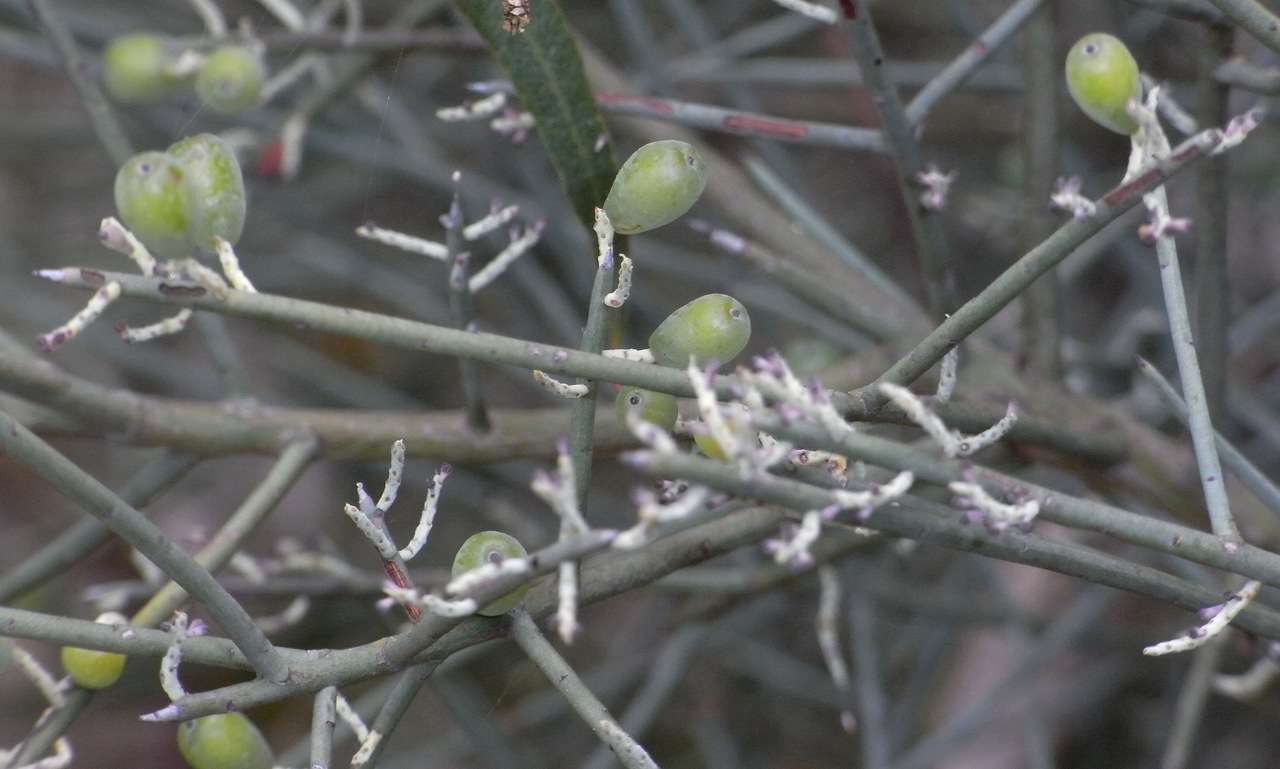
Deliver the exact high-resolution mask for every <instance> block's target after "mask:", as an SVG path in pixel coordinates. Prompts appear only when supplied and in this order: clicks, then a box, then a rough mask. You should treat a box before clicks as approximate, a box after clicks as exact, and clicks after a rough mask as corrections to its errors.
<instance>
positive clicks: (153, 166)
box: [115, 152, 192, 259]
mask: <svg viewBox="0 0 1280 769" xmlns="http://www.w3.org/2000/svg"><path fill="white" fill-rule="evenodd" d="M186 177H187V174H186V171H185V170H184V169H183V167H182V165H181V164H180V163H179V162H178V161H177V160H176V159H175V158H173V157H171V156H169V155H166V154H165V153H163V152H143V153H141V154H139V155H134V156H133V157H132V158H130V159H129V162H127V163H125V164H124V165H123V166H121V168H120V170H119V171H118V172H117V173H116V184H115V198H116V211H118V212H119V213H120V218H121V220H123V221H124V225H125V226H126V227H128V228H129V229H130V230H131V231H132V232H133V234H134V235H136V236H137V237H138V239H139V240H141V241H142V242H143V243H144V244H146V246H147V248H148V249H150V250H151V252H152V253H153V254H155V255H156V256H158V257H161V258H164V259H172V258H178V257H184V256H190V255H191V248H190V246H189V244H188V241H187V235H188V232H189V231H190V230H189V228H190V225H191V218H190V212H191V208H192V207H191V187H190V185H188V184H187V179H186Z"/></svg>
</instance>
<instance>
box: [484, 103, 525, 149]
mask: <svg viewBox="0 0 1280 769" xmlns="http://www.w3.org/2000/svg"><path fill="white" fill-rule="evenodd" d="M534 125H536V121H535V118H534V117H533V113H532V112H525V111H524V110H518V109H507V110H506V111H505V112H504V113H503V114H502V115H501V116H500V117H496V118H494V119H493V120H490V121H489V127H490V128H492V129H493V130H494V132H495V133H499V134H502V135H503V136H506V137H507V138H509V139H510V140H511V141H512V142H513V143H514V144H520V143H522V142H524V140H525V139H527V138H529V132H530V131H532V130H533V127H534Z"/></svg>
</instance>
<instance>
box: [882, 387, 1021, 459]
mask: <svg viewBox="0 0 1280 769" xmlns="http://www.w3.org/2000/svg"><path fill="white" fill-rule="evenodd" d="M880 391H881V392H883V393H884V394H885V395H886V396H888V398H889V400H891V401H892V402H893V403H894V404H895V405H896V406H897V407H898V408H900V409H902V410H903V411H905V412H907V416H908V417H909V418H910V419H911V421H912V422H915V423H916V424H918V425H920V427H921V428H922V429H923V430H924V431H925V432H926V433H928V434H929V437H930V438H932V439H933V440H934V441H935V442H937V444H938V445H939V446H941V447H942V453H943V454H945V455H946V456H948V457H967V456H969V455H971V454H974V453H976V452H978V451H981V450H982V449H984V448H986V447H987V446H990V445H991V444H993V443H995V442H996V441H998V440H1000V439H1001V438H1003V437H1004V436H1005V434H1006V433H1008V432H1009V430H1011V429H1012V428H1013V425H1014V424H1015V423H1016V422H1017V421H1018V409H1017V407H1016V406H1015V405H1014V404H1013V403H1010V404H1009V407H1008V409H1007V410H1006V411H1005V415H1004V417H1003V418H1002V419H1001V420H1000V421H999V422H996V423H995V424H994V425H992V426H991V427H989V428H987V429H986V430H983V431H982V432H980V433H977V434H976V435H965V434H963V433H961V432H959V431H958V430H952V429H950V428H948V427H947V425H946V423H945V422H943V421H942V418H941V417H939V416H938V415H937V414H935V413H934V412H933V410H932V409H930V408H929V407H928V406H927V405H925V402H924V401H923V400H921V399H920V398H918V397H916V395H915V394H914V393H912V392H911V391H910V390H908V389H907V388H905V387H899V386H898V385H894V384H889V383H888V382H886V383H884V384H882V385H880Z"/></svg>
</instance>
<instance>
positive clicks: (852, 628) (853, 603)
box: [849, 589, 889, 769]
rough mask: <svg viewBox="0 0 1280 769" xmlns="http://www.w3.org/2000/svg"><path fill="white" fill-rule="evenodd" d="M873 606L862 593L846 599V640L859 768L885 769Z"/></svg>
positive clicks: (886, 733) (883, 712)
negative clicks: (849, 652)
mask: <svg viewBox="0 0 1280 769" xmlns="http://www.w3.org/2000/svg"><path fill="white" fill-rule="evenodd" d="M876 614H877V612H876V604H875V601H874V599H873V598H872V597H871V596H869V595H867V593H865V592H864V591H862V590H860V589H859V590H856V591H855V592H854V593H853V595H852V596H851V597H850V599H849V639H850V644H851V645H852V647H853V688H854V693H855V695H856V696H857V698H858V740H859V741H860V742H861V744H862V765H863V766H865V767H866V768H867V769H885V767H887V766H889V729H888V723H887V720H886V719H887V716H888V713H887V710H888V708H887V707H886V700H885V692H884V684H883V683H882V678H881V676H882V673H881V669H880V649H879V646H878V643H879V642H878V641H877V637H876Z"/></svg>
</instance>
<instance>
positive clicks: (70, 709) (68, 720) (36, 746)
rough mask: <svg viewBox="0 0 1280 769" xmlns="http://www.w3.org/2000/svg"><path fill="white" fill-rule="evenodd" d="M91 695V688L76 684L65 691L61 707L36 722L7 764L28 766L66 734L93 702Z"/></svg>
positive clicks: (92, 693)
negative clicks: (82, 687)
mask: <svg viewBox="0 0 1280 769" xmlns="http://www.w3.org/2000/svg"><path fill="white" fill-rule="evenodd" d="M93 695H94V692H93V691H92V690H90V689H81V688H80V687H78V686H77V687H74V688H72V689H71V690H70V691H68V692H66V693H65V694H64V695H63V698H62V707H59V708H54V709H53V710H52V711H51V712H50V713H49V715H48V716H46V717H44V718H41V719H40V720H39V721H37V722H36V725H35V727H34V728H33V729H32V730H31V733H30V734H28V735H27V737H26V739H24V740H23V741H22V747H21V748H19V749H18V754H17V755H15V756H13V757H12V758H11V759H10V762H9V764H8V766H15V767H23V766H29V765H31V764H33V763H35V762H36V761H37V760H39V759H40V758H41V757H42V756H44V755H45V754H47V753H48V752H49V749H50V748H52V747H53V743H55V742H57V741H58V738H59V737H61V736H62V735H64V734H66V732H67V730H68V729H70V728H71V725H72V724H74V723H75V720H76V719H77V718H79V716H80V714H81V713H83V712H84V710H85V708H87V707H89V703H90V702H93Z"/></svg>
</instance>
